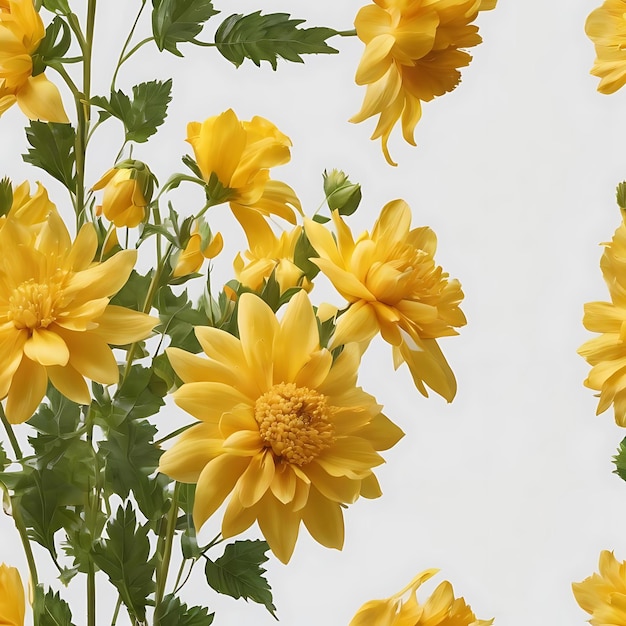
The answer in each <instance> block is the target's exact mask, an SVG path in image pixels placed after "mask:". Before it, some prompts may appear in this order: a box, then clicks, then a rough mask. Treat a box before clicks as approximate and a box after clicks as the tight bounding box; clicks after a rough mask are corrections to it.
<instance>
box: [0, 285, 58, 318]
mask: <svg viewBox="0 0 626 626" xmlns="http://www.w3.org/2000/svg"><path fill="white" fill-rule="evenodd" d="M60 298H61V290H60V289H59V287H58V286H57V285H56V284H54V283H52V284H46V283H43V284H42V283H36V282H35V281H34V280H32V279H31V280H28V281H26V282H24V283H22V284H21V285H20V286H19V287H18V288H17V289H15V290H14V291H13V293H12V294H11V297H10V298H9V316H8V317H9V320H11V321H12V322H13V325H14V326H15V328H18V329H20V330H22V329H24V328H29V329H31V330H33V329H35V328H47V327H48V326H50V324H52V322H54V320H55V319H56V316H55V307H56V305H57V304H58V302H59V300H60Z"/></svg>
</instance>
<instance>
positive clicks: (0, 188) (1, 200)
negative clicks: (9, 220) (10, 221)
mask: <svg viewBox="0 0 626 626" xmlns="http://www.w3.org/2000/svg"><path fill="white" fill-rule="evenodd" d="M12 204H13V187H12V186H11V181H10V180H9V179H8V178H7V177H6V176H5V177H4V178H3V179H2V180H0V217H2V216H3V215H6V214H7V213H8V212H9V211H10V210H11V206H12Z"/></svg>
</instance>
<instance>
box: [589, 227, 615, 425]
mask: <svg viewBox="0 0 626 626" xmlns="http://www.w3.org/2000/svg"><path fill="white" fill-rule="evenodd" d="M600 268H601V269H602V275H603V276H604V280H605V282H606V284H607V286H608V288H609V294H610V297H611V302H588V303H587V304H585V315H584V318H583V324H584V326H585V328H586V329H587V330H590V331H592V332H596V333H602V334H601V335H600V336H599V337H595V338H594V339H590V340H589V341H587V342H585V343H584V344H583V345H582V346H581V347H580V348H579V349H578V353H579V354H580V355H581V356H583V357H584V358H585V359H586V360H587V362H588V363H589V364H590V365H591V366H592V368H591V371H590V372H589V376H588V377H587V379H586V380H585V383H584V384H585V386H586V387H589V388H590V389H595V390H596V391H600V401H599V403H598V408H597V411H596V414H600V413H602V412H604V411H606V410H607V409H608V408H609V406H611V404H613V408H614V411H615V421H616V422H617V424H618V425H619V426H626V225H625V224H624V222H622V223H621V224H620V226H619V227H618V229H617V230H616V231H615V235H614V236H613V239H612V241H611V242H610V243H607V244H605V250H604V253H603V254H602V259H601V260H600Z"/></svg>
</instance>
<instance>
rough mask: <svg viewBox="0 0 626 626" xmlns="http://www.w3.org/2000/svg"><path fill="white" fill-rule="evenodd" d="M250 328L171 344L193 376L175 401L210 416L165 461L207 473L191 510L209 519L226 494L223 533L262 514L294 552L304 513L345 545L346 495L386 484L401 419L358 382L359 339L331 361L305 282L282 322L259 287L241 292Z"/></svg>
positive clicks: (171, 472) (286, 553)
mask: <svg viewBox="0 0 626 626" xmlns="http://www.w3.org/2000/svg"><path fill="white" fill-rule="evenodd" d="M238 323H239V335H240V338H239V339H238V338H236V337H234V336H233V335H230V334H228V333H226V332H225V331H222V330H218V329H216V328H201V327H197V328H196V336H197V337H198V340H199V341H200V344H201V346H202V349H203V350H204V352H205V354H206V356H207V357H208V358H207V359H204V358H201V357H199V356H196V355H194V354H189V353H187V352H185V351H183V350H180V349H177V348H170V349H168V351H167V354H168V357H169V358H170V361H171V363H172V366H173V367H174V370H175V371H176V373H177V374H178V375H179V376H180V377H181V378H182V380H183V381H184V383H185V384H184V385H182V386H181V387H180V388H179V389H178V390H177V391H176V392H175V393H174V400H175V402H176V403H177V404H178V405H179V406H180V407H181V408H182V409H184V410H185V411H187V412H188V413H190V414H191V415H193V416H194V417H195V418H197V419H198V420H200V422H201V423H199V424H197V425H195V426H193V427H192V428H190V429H189V430H187V431H185V433H183V434H182V435H181V436H180V437H179V439H178V440H177V442H176V443H175V444H174V446H173V447H172V448H171V449H169V450H167V451H166V452H165V453H164V454H163V455H162V456H161V460H160V465H159V471H161V472H163V473H165V474H167V475H168V476H171V477H172V478H173V479H175V480H178V481H181V482H185V483H197V488H196V496H195V503H194V510H193V520H194V524H195V527H196V528H197V529H200V527H201V526H202V525H203V524H204V522H205V521H206V520H207V519H208V518H209V517H211V515H213V513H215V511H216V510H217V509H218V508H219V507H220V506H221V505H222V503H223V502H224V501H226V500H227V501H228V504H227V506H226V509H225V512H224V517H223V520H222V534H223V535H224V537H232V536H234V535H237V534H239V533H241V532H243V531H244V530H246V529H247V528H249V527H250V526H251V525H252V524H253V523H254V522H255V521H258V524H259V527H260V529H261V532H262V533H263V535H264V536H265V538H266V540H267V542H268V544H269V546H270V548H271V550H272V551H273V552H274V554H275V555H276V556H277V557H278V558H279V559H280V560H281V561H283V562H284V563H287V562H288V561H289V559H290V558H291V555H292V553H293V550H294V547H295V543H296V540H297V537H298V531H299V527H300V523H301V522H302V523H304V525H305V526H306V528H307V529H308V531H309V533H310V534H311V535H312V536H313V538H314V539H315V540H316V541H318V542H319V543H321V544H322V545H324V546H327V547H330V548H337V549H341V547H342V546H343V540H344V526H343V512H342V506H343V505H345V504H351V503H352V502H354V501H355V500H356V499H357V498H358V497H359V495H362V496H364V497H366V498H375V497H378V496H380V495H381V492H380V488H379V486H378V482H377V480H376V478H375V476H374V473H373V471H372V470H373V468H374V467H376V466H378V465H380V464H381V463H383V462H384V461H383V458H382V457H381V456H380V455H379V454H378V452H377V450H386V449H388V448H390V447H391V446H393V445H394V444H395V443H396V442H397V441H398V440H399V439H400V438H401V437H402V436H403V433H402V431H401V430H400V429H399V428H398V427H397V426H396V425H395V424H393V423H392V422H391V421H389V420H388V419H387V418H386V417H385V416H384V415H383V414H382V413H381V412H380V411H381V406H380V405H379V404H377V402H376V400H375V399H374V398H373V397H372V396H370V395H369V394H367V393H365V392H364V391H363V390H362V389H361V388H359V387H356V386H355V385H356V378H357V369H358V366H359V361H360V350H359V347H358V346H357V345H349V346H346V347H345V348H344V350H343V351H342V352H341V354H340V355H339V356H338V357H337V358H336V359H335V360H334V361H333V357H332V355H331V353H330V352H329V351H328V350H327V349H325V348H321V347H320V345H319V334H318V327H317V322H316V319H315V315H314V313H313V308H312V306H311V303H310V302H309V299H308V296H307V295H306V293H305V292H304V291H300V292H298V293H297V294H296V295H295V296H294V297H293V298H292V300H291V301H290V303H289V305H288V306H287V308H286V310H285V313H284V316H283V318H282V319H281V321H280V322H279V321H278V320H277V319H276V316H275V315H274V313H273V312H272V310H271V309H270V308H269V306H268V305H267V304H265V302H263V301H262V300H261V299H260V298H259V297H258V296H256V295H254V294H251V293H244V294H242V295H241V297H240V299H239V310H238Z"/></svg>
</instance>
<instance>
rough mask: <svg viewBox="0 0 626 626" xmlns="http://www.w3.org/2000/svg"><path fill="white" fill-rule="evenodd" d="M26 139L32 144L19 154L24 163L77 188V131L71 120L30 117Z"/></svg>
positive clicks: (74, 189) (70, 189)
mask: <svg viewBox="0 0 626 626" xmlns="http://www.w3.org/2000/svg"><path fill="white" fill-rule="evenodd" d="M26 139H27V140H28V143H29V144H30V145H31V146H32V147H31V148H29V149H28V152H27V153H26V154H23V155H22V158H23V159H24V161H25V162H26V163H30V164H31V165H34V166H35V167H39V168H41V169H42V170H44V171H46V172H48V174H50V176H52V177H54V178H56V179H57V180H58V181H60V182H61V183H63V185H64V186H65V187H66V188H67V189H69V191H71V192H72V193H75V192H76V168H75V166H76V154H75V152H74V144H75V140H76V131H75V130H74V127H73V126H72V125H71V124H57V123H55V122H36V121H31V123H30V125H29V126H28V127H27V128H26Z"/></svg>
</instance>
